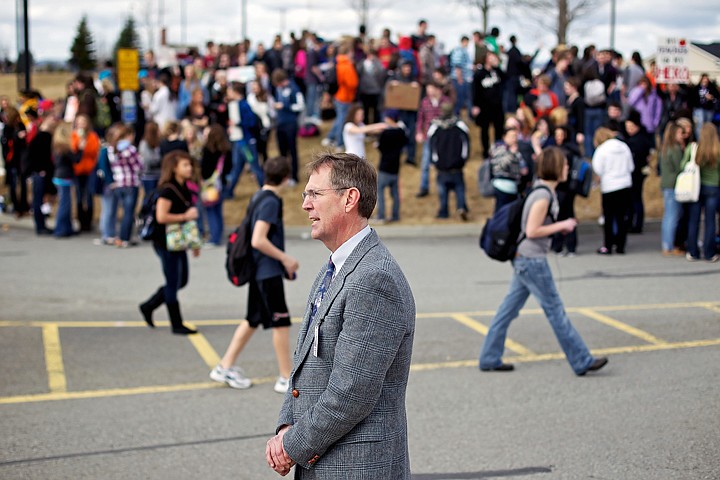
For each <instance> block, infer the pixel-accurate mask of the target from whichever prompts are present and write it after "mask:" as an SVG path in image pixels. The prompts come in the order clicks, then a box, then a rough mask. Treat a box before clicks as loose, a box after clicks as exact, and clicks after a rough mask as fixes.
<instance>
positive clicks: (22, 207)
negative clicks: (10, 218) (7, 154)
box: [6, 166, 29, 213]
mask: <svg viewBox="0 0 720 480" xmlns="http://www.w3.org/2000/svg"><path fill="white" fill-rule="evenodd" d="M6 175H7V182H6V183H7V186H8V189H9V190H10V203H12V205H13V210H14V211H15V213H26V212H27V211H28V210H29V206H28V195H27V182H26V181H25V177H24V176H23V175H22V174H21V173H20V170H19V169H17V168H15V167H14V166H8V167H7V169H6ZM18 184H20V196H18V189H17V187H18Z"/></svg>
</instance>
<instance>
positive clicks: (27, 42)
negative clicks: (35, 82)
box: [23, 0, 32, 90]
mask: <svg viewBox="0 0 720 480" xmlns="http://www.w3.org/2000/svg"><path fill="white" fill-rule="evenodd" d="M23 35H24V37H25V38H24V39H23V43H24V44H25V89H26V90H30V63H31V60H32V59H31V57H30V22H29V21H28V0H23Z"/></svg>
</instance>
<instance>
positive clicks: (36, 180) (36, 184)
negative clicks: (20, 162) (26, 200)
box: [32, 173, 48, 234]
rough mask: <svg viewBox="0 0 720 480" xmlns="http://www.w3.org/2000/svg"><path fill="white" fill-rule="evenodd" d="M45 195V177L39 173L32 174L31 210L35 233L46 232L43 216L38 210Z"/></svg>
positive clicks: (40, 210)
mask: <svg viewBox="0 0 720 480" xmlns="http://www.w3.org/2000/svg"><path fill="white" fill-rule="evenodd" d="M44 195H45V177H44V176H41V175H40V174H39V173H33V176H32V209H33V218H34V219H35V233H38V234H40V233H44V232H46V231H47V230H48V228H47V227H46V226H45V215H43V213H42V209H41V208H40V207H41V206H42V204H43V196H44Z"/></svg>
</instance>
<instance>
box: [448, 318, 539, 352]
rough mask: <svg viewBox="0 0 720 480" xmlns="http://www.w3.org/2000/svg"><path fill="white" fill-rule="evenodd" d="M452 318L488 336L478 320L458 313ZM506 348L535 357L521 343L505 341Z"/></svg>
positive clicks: (484, 327)
mask: <svg viewBox="0 0 720 480" xmlns="http://www.w3.org/2000/svg"><path fill="white" fill-rule="evenodd" d="M451 318H452V319H453V320H455V321H457V322H460V323H462V324H463V325H465V326H466V327H468V328H471V329H473V330H475V331H476V332H479V333H481V334H482V335H484V336H487V332H488V327H486V326H485V325H483V324H482V323H480V322H478V321H477V320H473V319H472V318H470V317H468V316H467V315H463V314H461V313H456V314H453V315H451ZM505 346H506V347H507V349H508V350H511V351H513V352H515V353H517V354H518V355H534V353H533V352H532V351H531V350H529V349H527V348H525V347H524V346H522V345H520V344H519V343H517V342H515V341H513V340H510V339H509V338H506V339H505Z"/></svg>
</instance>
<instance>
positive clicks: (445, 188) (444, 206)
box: [437, 170, 467, 218]
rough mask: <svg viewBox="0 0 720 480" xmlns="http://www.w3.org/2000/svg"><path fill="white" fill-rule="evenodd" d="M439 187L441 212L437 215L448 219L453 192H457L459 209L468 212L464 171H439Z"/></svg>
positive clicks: (456, 202) (456, 197)
mask: <svg viewBox="0 0 720 480" xmlns="http://www.w3.org/2000/svg"><path fill="white" fill-rule="evenodd" d="M437 187H438V194H439V195H440V210H439V211H438V215H437V216H438V217H439V218H447V217H448V197H449V193H450V192H451V191H454V192H455V204H456V205H457V209H458V210H465V211H467V205H466V204H465V179H464V178H463V173H462V171H454V172H443V171H440V170H438V172H437Z"/></svg>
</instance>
